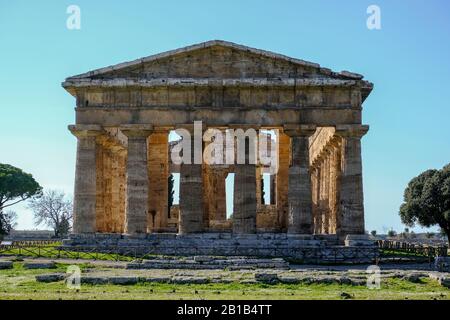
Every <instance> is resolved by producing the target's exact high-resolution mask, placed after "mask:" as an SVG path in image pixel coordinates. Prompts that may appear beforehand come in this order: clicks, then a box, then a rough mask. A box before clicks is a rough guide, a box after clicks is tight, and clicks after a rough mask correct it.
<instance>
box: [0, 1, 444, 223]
mask: <svg viewBox="0 0 450 320" xmlns="http://www.w3.org/2000/svg"><path fill="white" fill-rule="evenodd" d="M70 4H76V5H78V6H79V7H80V8H81V30H68V29H67V28H66V19H67V17H68V14H67V13H66V8H67V6H68V5H70ZM371 4H376V5H378V6H379V7H380V8H381V23H382V29H381V30H368V29H367V27H366V19H367V16H368V15H367V13H366V9H367V7H368V6H369V5H371ZM210 39H223V40H228V41H232V42H237V43H241V44H244V45H248V46H252V47H256V48H261V49H266V50H271V51H275V52H279V53H282V54H285V55H288V56H292V57H296V58H301V59H305V60H309V61H313V62H317V63H320V64H321V65H322V66H325V67H329V68H332V69H333V70H336V71H340V70H350V71H354V72H358V73H362V74H364V75H365V76H366V79H368V80H370V81H372V82H373V83H374V84H375V88H374V90H373V92H372V94H371V95H370V97H369V98H368V99H367V101H366V102H365V104H364V123H366V124H370V126H371V129H370V131H369V133H368V134H367V135H366V136H365V137H364V139H363V161H364V187H365V206H366V227H367V229H369V230H372V229H377V230H378V231H379V232H381V231H383V229H387V228H390V227H393V228H395V229H397V230H400V229H403V226H402V225H401V223H400V220H399V218H398V207H399V205H400V203H401V201H402V195H403V190H404V187H405V185H406V184H407V182H408V181H409V180H410V178H412V177H413V176H415V175H417V174H418V173H420V172H421V171H423V170H426V169H428V168H441V167H442V166H443V165H444V164H446V163H448V162H450V125H449V122H450V121H449V120H450V78H449V76H450V2H448V1H445V0H442V1H437V0H430V1H414V0H411V1H406V0H403V1H400V0H399V1H378V0H371V1H365V0H359V1H339V3H338V1H331V0H330V1H317V0H316V1H298V0H297V1H248V0H247V1H242V0H240V1H222V2H221V3H219V2H218V1H190V2H189V3H188V2H187V1H177V2H175V1H167V0H165V1H127V2H125V1H121V2H119V1H81V0H73V1H63V0H58V1H9V0H0V108H1V109H0V162H2V163H10V164H12V165H15V166H18V167H20V168H22V169H24V170H25V171H27V172H30V173H32V174H33V175H34V177H35V178H36V179H37V180H38V181H39V182H40V183H41V184H42V185H43V186H44V187H45V188H57V189H62V190H65V191H66V192H68V193H70V194H71V193H72V192H73V191H72V190H73V181H74V166H75V163H74V161H75V148H76V141H75V138H74V137H73V136H71V134H70V133H69V131H68V130H67V125H68V124H71V123H73V122H74V110H73V109H74V105H75V101H74V98H73V97H72V96H70V95H69V94H68V93H67V92H66V91H65V90H63V89H62V88H61V85H60V83H61V81H63V80H64V78H66V77H67V76H70V75H74V74H78V73H82V72H85V71H88V70H91V69H94V68H98V67H103V66H107V65H111V64H115V63H119V62H122V61H126V60H131V59H135V58H139V57H142V56H147V55H150V54H154V53H158V52H161V51H165V50H170V49H174V48H178V47H182V46H185V45H189V44H193V43H198V42H202V41H206V40H210ZM15 210H16V211H17V212H18V213H19V214H20V219H19V228H31V227H32V226H33V225H32V219H31V215H30V214H29V213H28V212H27V210H26V209H24V207H23V206H17V207H16V208H15Z"/></svg>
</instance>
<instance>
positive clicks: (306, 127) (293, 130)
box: [283, 124, 317, 137]
mask: <svg viewBox="0 0 450 320" xmlns="http://www.w3.org/2000/svg"><path fill="white" fill-rule="evenodd" d="M316 128H317V126H316V125H313V124H303V125H301V124H285V125H284V126H283V129H284V133H285V134H287V135H288V136H290V137H310V136H312V135H313V134H314V132H316Z"/></svg>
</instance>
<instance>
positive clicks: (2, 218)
mask: <svg viewBox="0 0 450 320" xmlns="http://www.w3.org/2000/svg"><path fill="white" fill-rule="evenodd" d="M16 226H17V213H16V212H15V211H12V210H9V211H6V212H4V213H3V214H2V215H0V227H1V229H2V230H3V231H4V233H3V234H0V239H2V238H3V236H4V235H7V234H9V233H10V232H11V230H12V229H14V228H15V227H16Z"/></svg>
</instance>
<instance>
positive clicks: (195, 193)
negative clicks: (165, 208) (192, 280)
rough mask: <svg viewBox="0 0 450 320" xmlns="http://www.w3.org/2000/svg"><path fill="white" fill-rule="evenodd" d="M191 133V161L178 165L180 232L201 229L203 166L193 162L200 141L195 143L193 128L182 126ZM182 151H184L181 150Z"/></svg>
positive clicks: (201, 148)
mask: <svg viewBox="0 0 450 320" xmlns="http://www.w3.org/2000/svg"><path fill="white" fill-rule="evenodd" d="M183 128H184V129H186V130H188V131H189V132H190V133H191V141H190V143H191V163H190V164H188V163H184V162H183V163H181V165H180V216H179V230H178V232H179V233H180V234H189V233H198V232H202V231H203V166H202V164H201V163H195V161H194V160H195V159H194V158H195V153H196V152H199V149H200V150H203V147H202V141H199V142H197V144H196V143H195V139H194V128H193V127H192V126H184V127H183ZM183 152H184V151H183Z"/></svg>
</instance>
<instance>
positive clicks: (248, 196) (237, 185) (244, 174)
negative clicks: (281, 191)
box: [233, 138, 257, 234]
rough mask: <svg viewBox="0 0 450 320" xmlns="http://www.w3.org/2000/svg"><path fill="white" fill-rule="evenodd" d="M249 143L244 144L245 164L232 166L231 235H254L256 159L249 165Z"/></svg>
mask: <svg viewBox="0 0 450 320" xmlns="http://www.w3.org/2000/svg"><path fill="white" fill-rule="evenodd" d="M250 143H256V142H255V141H252V139H250V138H248V139H246V142H245V151H244V152H245V164H238V163H236V165H235V166H234V168H235V171H234V199H233V201H234V210H233V211H234V212H233V233H236V234H249V233H256V202H257V200H256V159H255V163H250V150H251V149H250Z"/></svg>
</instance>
